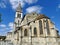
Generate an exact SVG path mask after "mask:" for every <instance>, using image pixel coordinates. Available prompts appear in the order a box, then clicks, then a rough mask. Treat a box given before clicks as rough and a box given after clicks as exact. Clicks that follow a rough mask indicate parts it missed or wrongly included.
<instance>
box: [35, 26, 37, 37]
mask: <svg viewBox="0 0 60 45" xmlns="http://www.w3.org/2000/svg"><path fill="white" fill-rule="evenodd" d="M34 36H37V29H36V27H35V28H34Z"/></svg>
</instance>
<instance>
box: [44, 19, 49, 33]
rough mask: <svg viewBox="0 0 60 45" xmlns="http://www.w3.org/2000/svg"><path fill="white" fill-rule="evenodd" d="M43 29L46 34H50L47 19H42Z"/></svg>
mask: <svg viewBox="0 0 60 45" xmlns="http://www.w3.org/2000/svg"><path fill="white" fill-rule="evenodd" d="M44 29H46V31H47V34H50V30H49V23H48V19H44Z"/></svg>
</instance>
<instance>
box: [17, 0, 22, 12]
mask: <svg viewBox="0 0 60 45" xmlns="http://www.w3.org/2000/svg"><path fill="white" fill-rule="evenodd" d="M16 11H17V12H22V7H21V2H20V1H19V0H18V7H17V10H16Z"/></svg>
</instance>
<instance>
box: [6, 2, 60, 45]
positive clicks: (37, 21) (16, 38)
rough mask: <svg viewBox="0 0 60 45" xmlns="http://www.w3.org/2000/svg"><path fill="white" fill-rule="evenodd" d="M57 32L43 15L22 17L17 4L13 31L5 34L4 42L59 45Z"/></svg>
mask: <svg viewBox="0 0 60 45" xmlns="http://www.w3.org/2000/svg"><path fill="white" fill-rule="evenodd" d="M58 33H59V31H58V30H57V28H56V27H55V24H54V23H53V22H52V21H51V19H50V18H49V17H47V16H46V15H44V14H37V13H36V12H34V13H28V14H26V15H23V11H22V8H21V4H20V3H19V5H18V7H17V9H16V14H15V21H14V29H13V31H12V32H10V33H8V34H7V36H6V37H7V38H6V40H11V41H12V42H13V44H14V45H60V36H59V34H58Z"/></svg>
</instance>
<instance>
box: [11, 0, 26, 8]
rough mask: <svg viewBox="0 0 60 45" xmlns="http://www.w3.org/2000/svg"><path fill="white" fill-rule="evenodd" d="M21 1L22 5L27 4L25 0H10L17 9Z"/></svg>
mask: <svg viewBox="0 0 60 45" xmlns="http://www.w3.org/2000/svg"><path fill="white" fill-rule="evenodd" d="M19 2H20V3H21V6H22V7H23V6H24V5H25V2H24V1H23V0H10V3H11V5H12V8H13V9H16V8H17V6H18V4H19Z"/></svg>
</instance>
